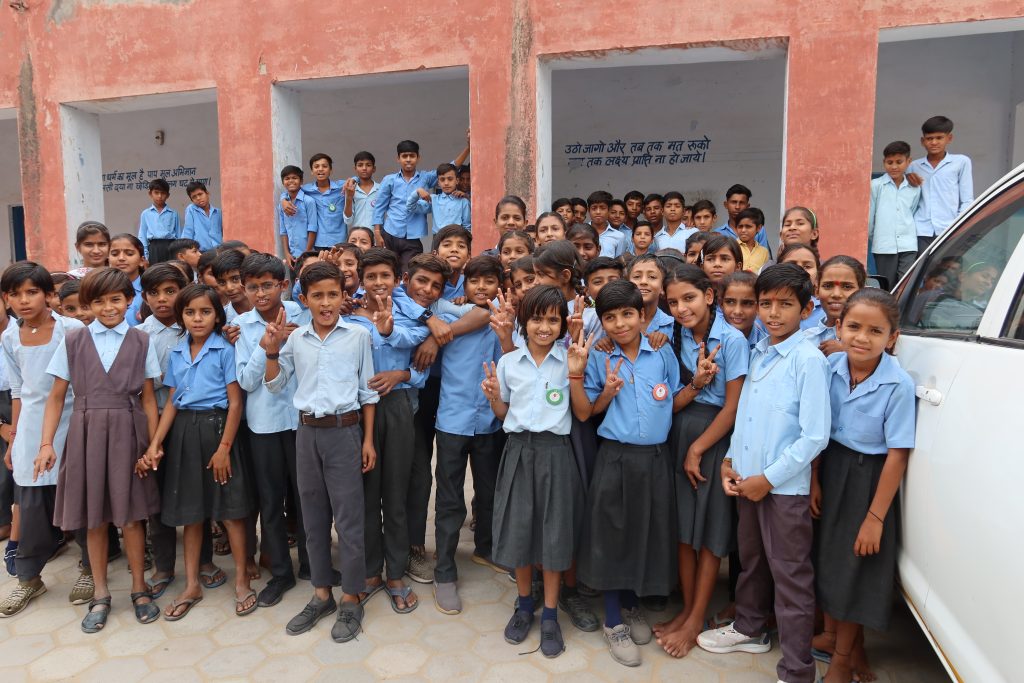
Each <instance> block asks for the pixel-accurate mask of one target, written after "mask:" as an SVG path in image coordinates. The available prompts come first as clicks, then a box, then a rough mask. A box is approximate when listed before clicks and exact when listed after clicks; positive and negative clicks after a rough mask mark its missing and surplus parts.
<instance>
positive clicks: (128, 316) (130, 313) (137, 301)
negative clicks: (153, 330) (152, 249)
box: [124, 275, 142, 327]
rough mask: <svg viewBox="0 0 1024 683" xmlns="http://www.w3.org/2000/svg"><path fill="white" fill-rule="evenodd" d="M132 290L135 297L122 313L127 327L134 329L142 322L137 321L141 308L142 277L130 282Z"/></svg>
mask: <svg viewBox="0 0 1024 683" xmlns="http://www.w3.org/2000/svg"><path fill="white" fill-rule="evenodd" d="M132 288H133V289H134V290H135V297H134V298H133V299H132V302H131V303H130V304H128V310H127V311H125V312H124V319H125V321H126V322H127V323H128V325H129V326H131V327H135V326H136V325H138V324H139V323H141V322H142V321H141V320H139V309H141V308H142V276H141V275H139V276H138V277H137V278H135V279H134V280H132Z"/></svg>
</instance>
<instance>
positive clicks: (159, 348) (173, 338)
mask: <svg viewBox="0 0 1024 683" xmlns="http://www.w3.org/2000/svg"><path fill="white" fill-rule="evenodd" d="M138 329H140V330H142V331H143V332H145V333H146V334H148V335H149V345H150V346H151V347H153V348H155V349H156V357H157V359H158V360H159V362H160V371H161V372H163V373H166V372H167V363H168V362H169V361H170V357H171V349H173V348H174V347H175V346H177V345H178V344H179V342H181V326H180V325H178V323H176V322H174V323H171V324H170V326H168V325H164V324H163V323H162V322H160V321H159V320H157V319H156V316H155V315H151V316H149V317H148V318H146V319H145V320H143V321H142V322H141V323H139V325H138ZM153 389H154V390H155V391H156V405H157V408H159V409H160V410H163V409H164V406H165V405H167V395H168V394H169V393H171V390H170V388H168V387H167V386H165V385H164V383H163V376H162V375H161V377H158V378H156V379H154V380H153Z"/></svg>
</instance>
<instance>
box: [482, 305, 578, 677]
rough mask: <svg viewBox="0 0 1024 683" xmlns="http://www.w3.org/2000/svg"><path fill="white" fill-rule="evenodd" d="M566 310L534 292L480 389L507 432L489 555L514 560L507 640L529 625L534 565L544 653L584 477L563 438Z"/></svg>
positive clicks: (573, 539)
mask: <svg viewBox="0 0 1024 683" xmlns="http://www.w3.org/2000/svg"><path fill="white" fill-rule="evenodd" d="M568 313H569V312H568V307H567V306H566V302H565V299H564V298H563V297H562V295H561V293H560V292H559V291H558V290H557V289H556V288H554V287H551V286H540V287H535V288H534V289H531V290H530V292H529V293H528V294H527V295H526V296H525V297H524V298H523V300H522V301H521V302H520V304H519V309H518V311H517V314H516V318H517V322H518V323H519V328H520V329H522V330H523V331H524V333H525V338H526V345H525V346H523V347H520V348H517V349H516V350H515V351H512V352H511V353H507V354H505V355H504V356H502V358H501V360H499V361H498V364H497V366H496V367H495V365H494V363H491V365H490V368H488V366H487V364H486V363H485V364H484V371H485V373H486V379H485V380H484V381H483V383H482V385H481V387H482V388H483V391H484V394H485V395H486V396H487V399H488V401H490V404H491V409H492V410H493V411H494V414H495V415H496V416H497V417H498V419H499V420H503V421H504V429H505V431H506V432H507V433H508V434H509V438H508V441H507V442H506V443H505V449H504V452H503V453H502V456H501V465H500V468H499V470H498V478H497V483H496V485H495V495H494V524H493V527H494V560H495V561H496V562H498V563H499V564H502V565H506V566H511V567H515V575H516V586H517V587H518V589H519V602H518V604H517V605H516V610H515V612H514V613H513V615H512V618H511V620H509V622H508V626H506V627H505V639H506V640H507V641H509V642H511V643H514V644H519V643H521V642H523V640H524V639H525V638H526V636H527V634H528V632H529V629H530V625H531V624H532V623H533V610H534V602H533V597H532V595H531V581H532V575H533V566H534V565H540V566H541V567H543V574H544V611H543V615H542V617H541V644H540V648H541V651H542V652H543V653H544V655H545V656H546V657H557V656H558V655H560V654H561V653H562V651H563V650H564V649H565V645H564V642H563V640H562V631H561V629H560V627H559V625H558V597H559V588H560V586H561V581H562V572H563V571H566V570H568V569H569V568H570V567H571V566H572V562H573V558H574V555H575V550H576V545H577V541H578V538H579V531H580V529H581V527H582V524H583V482H582V479H581V478H580V473H579V470H578V469H577V467H576V463H575V460H574V456H573V451H572V445H571V443H570V441H569V431H570V427H571V424H572V420H571V417H570V410H569V408H570V405H571V403H570V400H569V370H568V365H567V361H566V350H565V347H564V346H563V345H562V344H559V343H558V341H559V340H561V339H562V338H563V337H564V336H565V333H566V329H567V327H568V325H567V319H568Z"/></svg>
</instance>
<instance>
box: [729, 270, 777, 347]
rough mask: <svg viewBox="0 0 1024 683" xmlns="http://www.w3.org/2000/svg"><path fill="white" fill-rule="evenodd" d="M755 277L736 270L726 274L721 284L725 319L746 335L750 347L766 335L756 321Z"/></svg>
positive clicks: (749, 273) (746, 272)
mask: <svg viewBox="0 0 1024 683" xmlns="http://www.w3.org/2000/svg"><path fill="white" fill-rule="evenodd" d="M756 281H757V277H756V276H755V275H754V274H753V273H751V272H748V271H745V270H738V271H736V272H735V273H733V274H732V275H728V276H726V277H725V279H723V280H722V284H721V292H722V295H721V309H722V315H723V316H724V318H725V320H726V321H727V322H728V323H729V324H730V325H732V326H733V327H735V328H736V329H737V330H739V331H740V333H741V334H742V335H743V336H744V337H746V339H747V346H748V347H749V348H751V349H753V348H754V346H755V345H756V344H757V342H759V341H761V340H762V339H764V338H765V337H766V336H768V333H767V332H766V331H765V330H764V328H763V327H761V326H759V325H755V324H754V323H755V322H756V321H757V294H755V293H754V283H755V282H756Z"/></svg>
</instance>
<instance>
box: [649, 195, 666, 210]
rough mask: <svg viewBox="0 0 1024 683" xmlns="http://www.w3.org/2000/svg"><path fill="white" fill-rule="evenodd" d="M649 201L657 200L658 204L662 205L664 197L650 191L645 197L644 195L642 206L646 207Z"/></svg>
mask: <svg viewBox="0 0 1024 683" xmlns="http://www.w3.org/2000/svg"><path fill="white" fill-rule="evenodd" d="M651 202H658V203H659V204H661V205H662V206H664V205H665V198H664V197H662V196H661V195H660V194H658V193H657V192H652V193H651V194H649V195H647V196H646V197H644V208H645V209H646V208H647V205H648V204H650V203H651Z"/></svg>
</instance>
